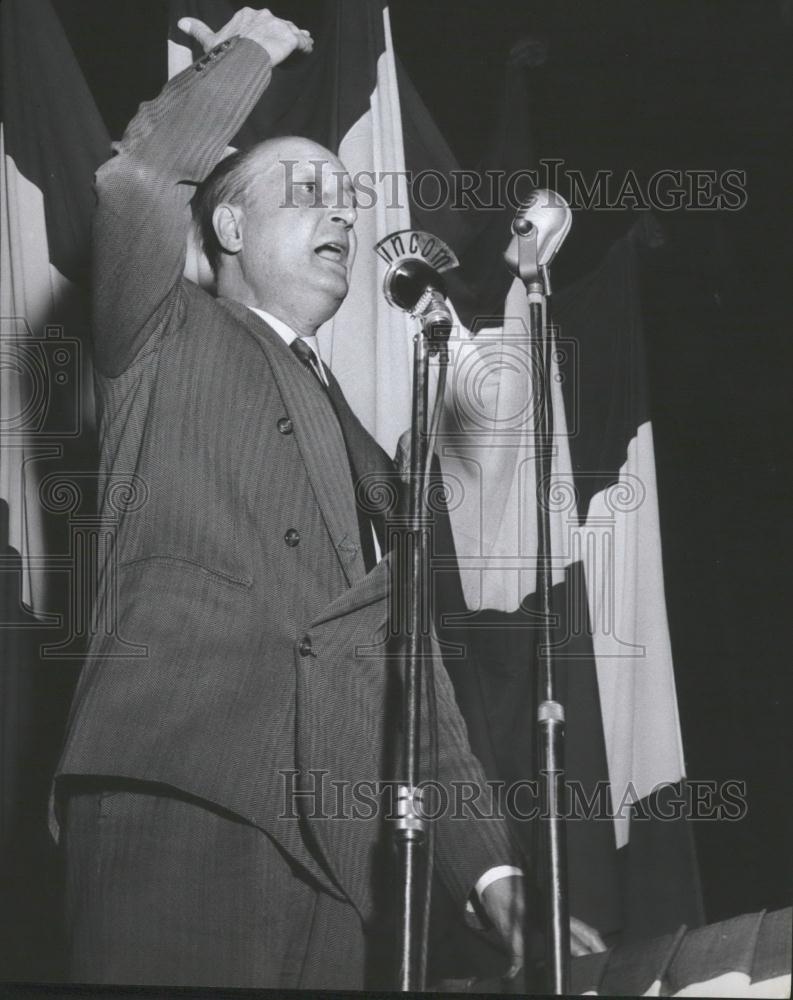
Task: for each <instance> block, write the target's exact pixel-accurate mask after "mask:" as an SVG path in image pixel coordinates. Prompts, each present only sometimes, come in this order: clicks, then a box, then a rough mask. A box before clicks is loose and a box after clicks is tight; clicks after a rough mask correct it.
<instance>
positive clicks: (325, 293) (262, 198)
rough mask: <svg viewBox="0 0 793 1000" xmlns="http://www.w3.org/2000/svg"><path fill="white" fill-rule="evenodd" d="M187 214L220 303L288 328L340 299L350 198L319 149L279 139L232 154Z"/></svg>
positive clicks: (349, 241) (348, 249) (347, 183)
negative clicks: (250, 309) (260, 312)
mask: <svg viewBox="0 0 793 1000" xmlns="http://www.w3.org/2000/svg"><path fill="white" fill-rule="evenodd" d="M193 212H194V217H195V221H196V224H197V227H198V229H199V233H200V237H201V241H202V244H203V248H204V251H205V253H206V256H207V258H208V260H209V263H210V265H211V267H212V270H213V272H214V274H215V277H216V279H217V284H218V292H219V293H220V294H221V295H225V296H227V297H230V298H235V299H237V300H238V301H242V302H244V303H245V304H247V305H256V306H258V307H260V308H263V309H266V310H267V311H268V312H272V313H273V314H274V315H278V316H279V318H282V319H284V321H285V322H287V323H289V324H290V325H291V326H292V327H293V328H295V329H297V328H298V324H299V323H301V322H303V323H306V322H307V323H312V322H314V320H315V319H316V318H317V317H320V318H319V320H318V322H319V323H321V322H324V321H325V319H327V318H329V316H330V315H333V313H334V312H335V311H336V309H338V306H339V305H340V304H341V302H342V301H343V299H344V296H345V295H346V294H347V288H348V279H349V271H350V268H351V265H352V259H353V251H354V249H355V244H354V237H353V234H352V226H353V223H354V222H355V218H356V214H357V213H356V208H355V195H354V191H353V187H352V182H351V180H350V177H349V175H348V174H347V171H346V169H345V167H344V165H343V163H342V162H341V161H340V160H339V158H338V157H337V156H336V155H335V154H334V153H332V152H331V151H330V150H328V149H325V148H324V147H323V146H320V145H319V143H316V142H313V141H312V140H310V139H305V138H302V137H300V136H282V137H279V138H275V139H267V140H265V141H264V142H261V143H258V144H257V145H256V146H253V147H251V148H250V149H248V150H245V151H242V152H238V153H234V154H232V155H231V156H229V157H227V158H226V159H224V160H222V161H221V162H220V163H219V164H218V166H217V167H216V168H215V169H214V170H213V171H212V173H211V174H210V175H209V177H207V179H206V180H205V181H204V182H203V184H201V185H200V186H199V188H198V190H197V192H196V197H195V199H194V202H193ZM287 277H288V279H289V280H285V279H286V278H287ZM284 299H286V301H283V300H284ZM265 300H266V301H265ZM284 311H289V312H290V315H288V316H286V315H283V312H284ZM302 313H307V315H302Z"/></svg>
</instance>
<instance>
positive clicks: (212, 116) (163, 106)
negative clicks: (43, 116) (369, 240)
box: [92, 36, 272, 377]
mask: <svg viewBox="0 0 793 1000" xmlns="http://www.w3.org/2000/svg"><path fill="white" fill-rule="evenodd" d="M271 70H272V64H271V61H270V57H269V55H268V54H267V52H266V51H265V49H263V48H262V47H261V46H260V45H258V44H257V43H256V42H254V41H252V40H251V39H248V38H242V37H240V36H235V37H233V38H229V39H227V40H226V41H224V42H222V43H221V44H220V45H218V46H216V47H215V48H214V49H212V50H211V52H208V53H207V54H206V55H205V56H203V57H202V58H201V59H199V60H198V61H197V62H196V63H194V64H193V65H192V66H190V67H188V69H186V70H184V72H182V73H180V74H179V75H178V76H176V77H174V78H173V79H172V80H170V81H169V82H168V83H167V84H166V86H165V87H164V89H163V90H162V92H161V93H160V94H159V96H158V97H156V98H155V99H154V100H153V101H149V102H146V103H144V104H142V105H141V107H140V108H139V110H138V113H137V114H136V115H135V117H134V118H133V120H132V121H131V122H130V124H129V126H128V127H127V130H126V132H125V133H124V137H123V138H122V139H121V141H120V142H119V143H117V144H115V150H116V155H115V156H114V157H112V159H110V160H109V161H108V162H107V163H105V164H104V166H102V167H101V168H100V169H99V171H98V172H97V175H96V192H97V207H96V212H95V215H94V222H93V282H92V290H93V329H94V346H95V363H96V365H97V368H98V369H99V371H101V372H102V373H103V374H105V375H109V376H111V377H113V376H116V375H119V374H120V373H121V372H123V371H125V370H126V369H127V368H129V366H130V365H131V364H132V362H133V361H134V360H135V358H136V357H138V355H139V354H140V353H141V352H142V351H143V350H144V348H145V347H146V346H147V345H149V344H150V342H151V341H152V339H153V338H155V339H156V338H160V337H161V336H162V335H163V334H164V332H165V331H166V330H167V328H168V326H169V324H170V323H171V322H172V321H173V318H174V316H175V315H176V314H177V313H178V308H179V299H180V289H181V282H182V274H183V270H184V262H185V255H186V240H187V235H188V232H189V227H190V225H191V219H190V205H189V203H190V199H191V197H192V195H193V192H194V185H195V184H196V183H198V182H200V181H201V180H203V179H204V178H205V177H206V176H207V175H208V174H209V172H210V171H211V170H212V169H213V167H214V166H215V165H216V164H217V163H218V161H219V160H220V159H221V158H222V156H223V154H224V152H225V149H226V147H227V145H228V143H229V141H230V140H231V139H232V138H233V136H234V135H235V134H236V132H237V131H238V130H239V128H240V126H241V125H242V124H243V122H244V121H245V119H246V118H247V116H248V114H249V113H250V111H251V109H252V108H253V106H254V104H255V103H256V101H257V100H258V98H259V96H260V95H261V93H262V91H263V90H264V89H265V88H266V87H267V85H268V83H269V81H270V77H271Z"/></svg>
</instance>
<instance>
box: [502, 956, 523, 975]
mask: <svg viewBox="0 0 793 1000" xmlns="http://www.w3.org/2000/svg"><path fill="white" fill-rule="evenodd" d="M522 968H523V959H522V958H515V959H513V960H512V965H510V967H509V969H507V971H506V973H505V974H504V979H514V978H515V976H517V974H518V973H519V972H520V970H521V969H522Z"/></svg>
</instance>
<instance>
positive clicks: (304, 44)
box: [297, 31, 314, 52]
mask: <svg viewBox="0 0 793 1000" xmlns="http://www.w3.org/2000/svg"><path fill="white" fill-rule="evenodd" d="M297 48H298V49H299V50H300V51H301V52H311V50H312V49H313V48H314V39H313V38H312V37H311V35H310V34H309V33H308V32H307V31H298V33H297Z"/></svg>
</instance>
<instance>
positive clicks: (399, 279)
mask: <svg viewBox="0 0 793 1000" xmlns="http://www.w3.org/2000/svg"><path fill="white" fill-rule="evenodd" d="M374 249H375V252H376V253H377V255H378V256H379V257H380V258H381V260H383V261H385V263H386V264H387V268H386V272H385V278H384V279H383V292H384V294H385V297H386V299H387V300H388V302H389V303H390V304H391V305H392V306H395V307H396V308H397V309H401V310H403V312H408V313H410V315H411V316H415V317H416V318H417V319H419V320H420V322H421V325H422V328H423V330H424V333H425V335H426V336H427V338H428V339H429V340H431V341H434V342H435V343H439V342H443V341H445V340H447V339H448V337H449V333H450V332H451V328H452V326H453V324H454V321H453V319H452V313H451V309H450V308H449V306H448V304H447V302H446V282H445V281H444V280H443V278H442V277H441V273H442V272H443V271H448V270H450V269H451V268H453V267H457V266H458V264H459V261H458V260H457V257H456V256H455V255H454V251H453V250H451V249H450V248H449V247H448V246H447V245H446V244H445V243H444V242H443V241H442V240H439V239H438V237H437V236H432V235H431V234H430V233H425V232H422V231H421V230H418V229H401V230H399V231H398V232H396V233H389V235H388V236H385V237H384V238H383V239H382V240H380V242H379V243H377V244H376V246H375V248H374Z"/></svg>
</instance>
